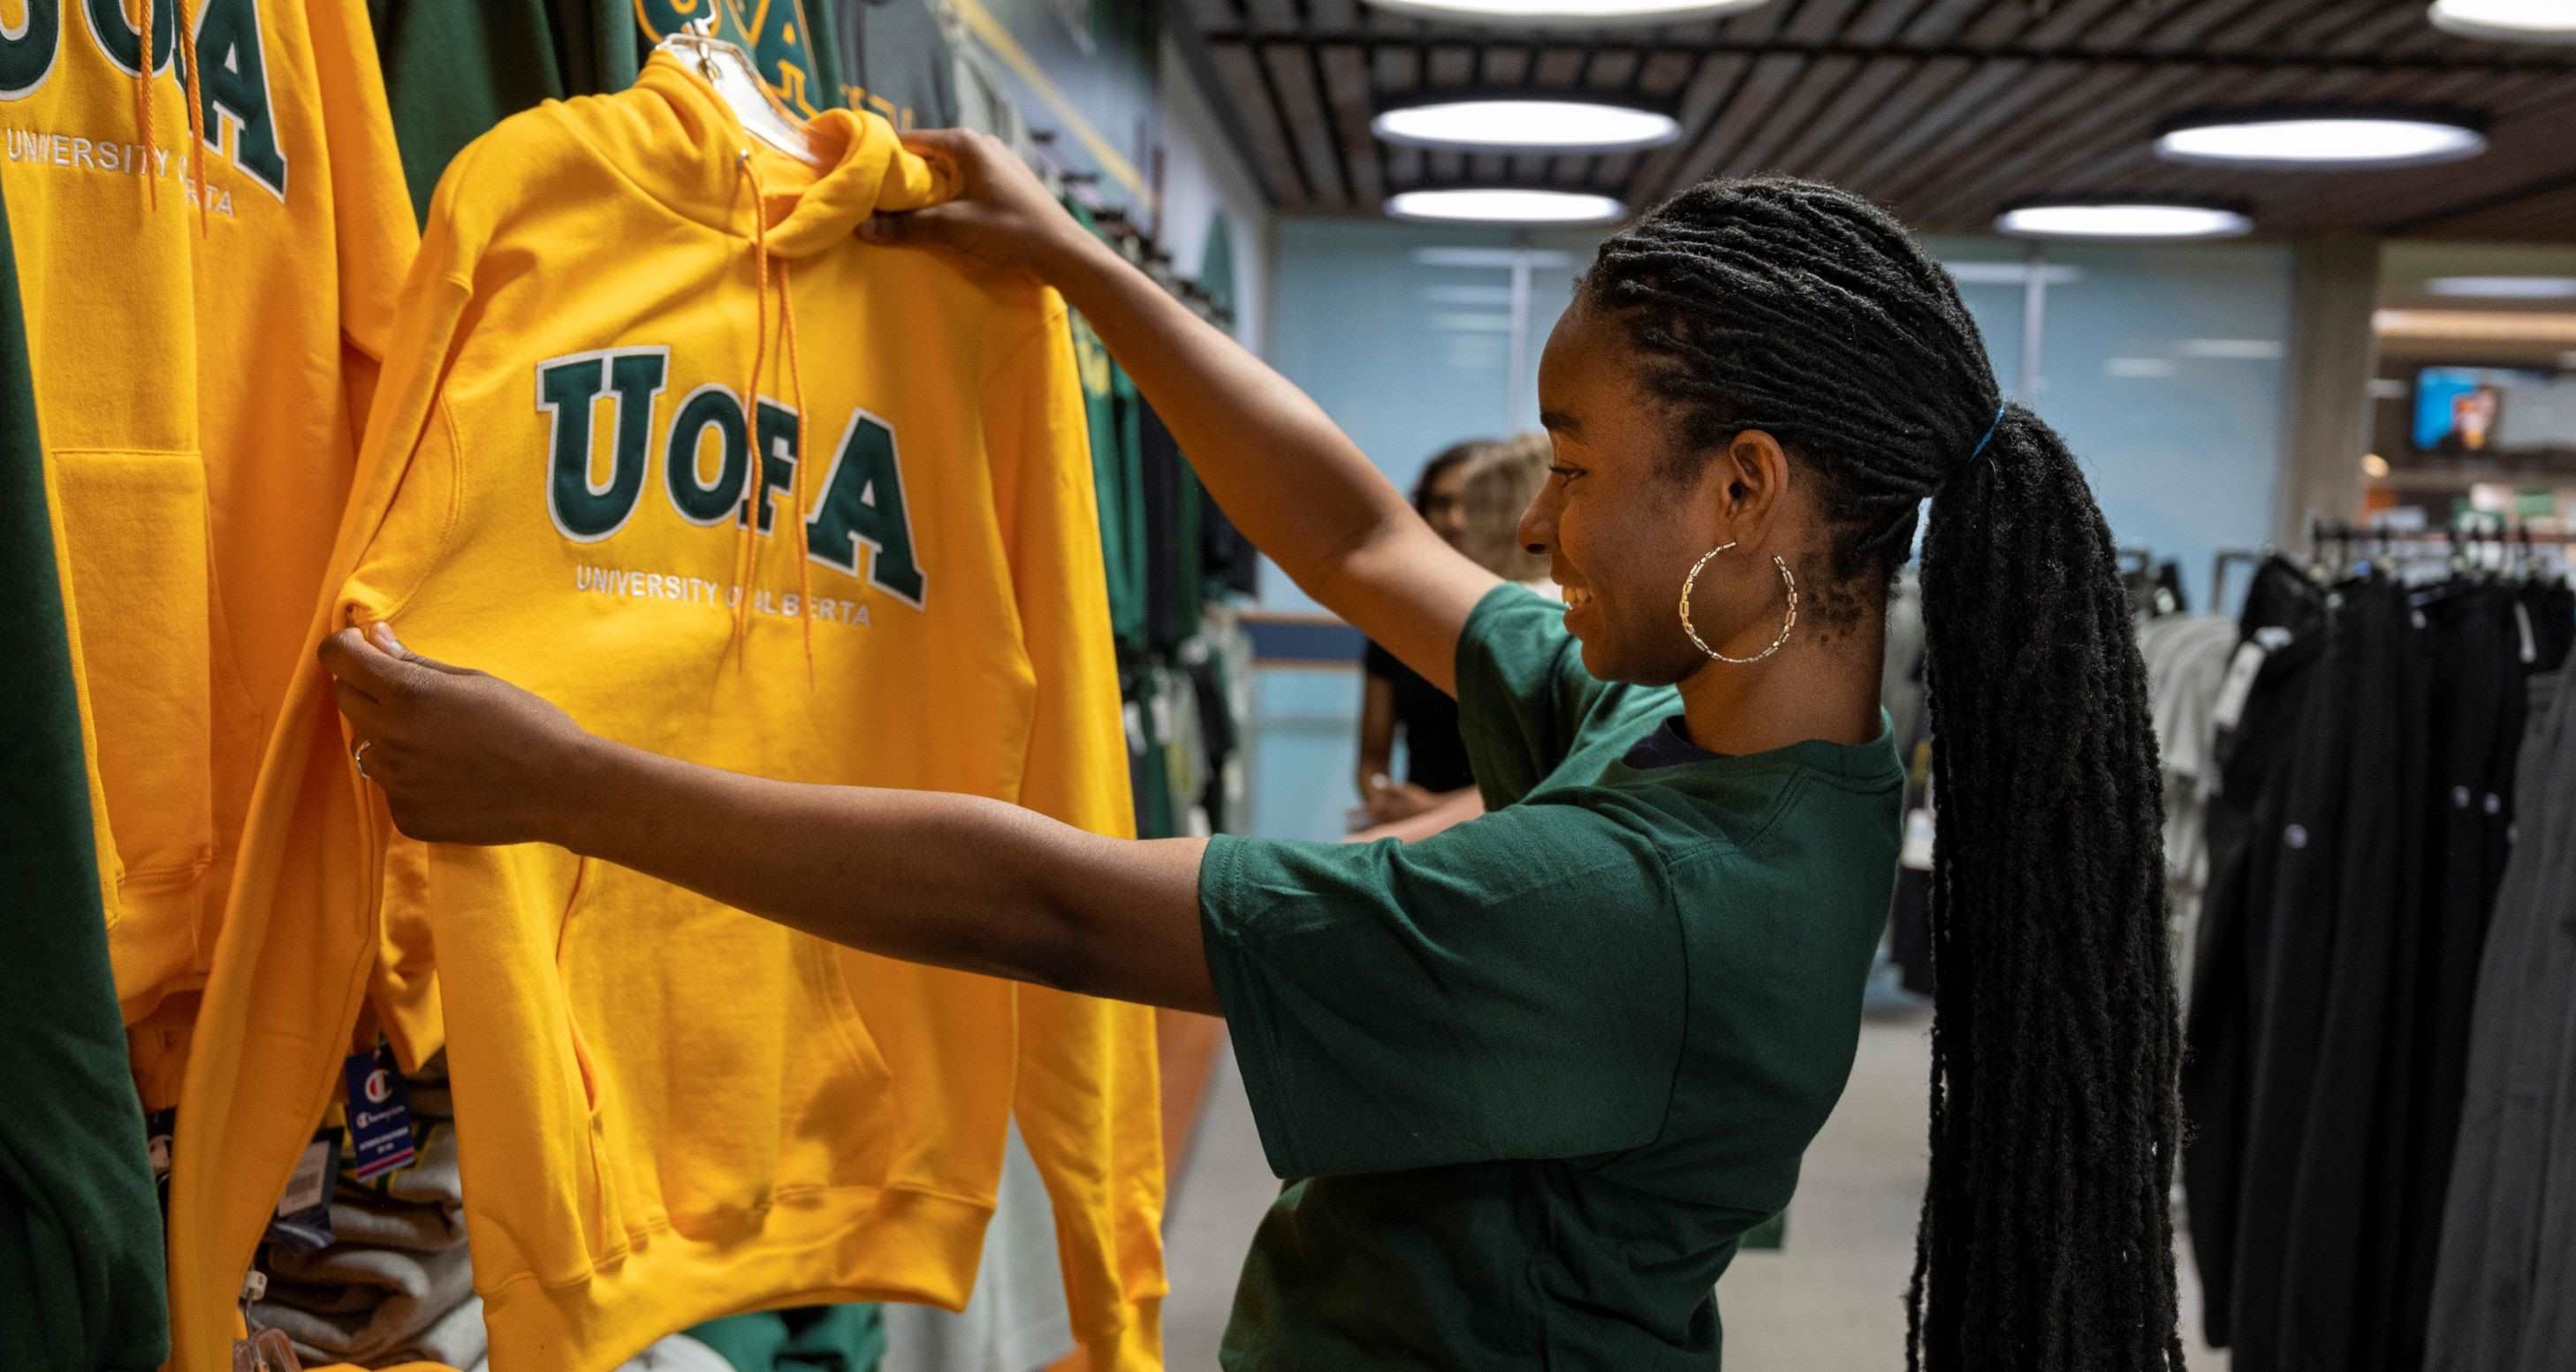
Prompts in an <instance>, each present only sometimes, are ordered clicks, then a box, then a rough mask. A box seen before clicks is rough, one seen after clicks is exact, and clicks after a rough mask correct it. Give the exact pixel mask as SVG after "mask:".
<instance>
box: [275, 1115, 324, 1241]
mask: <svg viewBox="0 0 2576 1372" xmlns="http://www.w3.org/2000/svg"><path fill="white" fill-rule="evenodd" d="M339 1157H340V1130H339V1128H338V1126H336V1125H327V1124H326V1125H324V1126H322V1128H321V1129H319V1130H317V1131H316V1132H315V1133H314V1135H313V1141H312V1142H311V1143H308V1144H306V1145H304V1153H303V1155H302V1156H300V1157H298V1158H297V1159H296V1160H295V1172H294V1174H293V1175H291V1176H289V1177H288V1178H287V1179H286V1190H285V1192H284V1193H283V1194H281V1195H279V1196H278V1198H277V1214H276V1215H275V1216H274V1217H273V1218H271V1219H270V1220H269V1222H268V1238H269V1241H270V1242H272V1243H282V1244H285V1245H286V1246H288V1247H290V1248H300V1249H303V1250H304V1251H306V1252H311V1251H313V1250H314V1249H317V1248H328V1247H330V1246H331V1173H332V1172H333V1171H334V1170H336V1169H335V1168H334V1166H333V1164H334V1163H336V1162H337V1161H338V1160H339Z"/></svg>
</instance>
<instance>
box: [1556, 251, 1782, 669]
mask: <svg viewBox="0 0 2576 1372" xmlns="http://www.w3.org/2000/svg"><path fill="white" fill-rule="evenodd" d="M1641 378H1642V372H1641V368H1640V359H1639V357H1638V354H1637V352H1636V349H1635V347H1634V345H1633V344H1631V343H1630V341H1629V338H1628V334H1627V330H1626V329H1625V328H1624V327H1623V326H1622V325H1621V324H1620V323H1619V321H1618V320H1617V319H1615V318H1613V317H1611V316H1609V315H1608V314H1606V313H1604V312H1602V311H1599V310H1595V309H1591V308H1589V307H1587V306H1586V305H1585V304H1584V303H1583V301H1582V300H1581V298H1580V297H1579V296H1578V297H1577V300H1576V303H1575V306H1574V308H1573V309H1571V310H1569V311H1567V312H1566V314H1565V316H1564V318H1562V319H1560V320H1558V321H1557V325H1556V329H1555V331H1554V332H1553V333H1551V334H1549V336H1548V341H1547V351H1546V353H1545V354H1544V355H1543V356H1542V357H1541V359H1540V361H1539V377H1538V391H1539V420H1540V422H1541V423H1542V424H1544V425H1545V426H1546V428H1547V433H1548V438H1549V440H1550V441H1551V442H1552V443H1553V445H1554V448H1555V453H1554V457H1555V461H1554V465H1553V466H1552V467H1550V469H1549V476H1548V481H1547V484H1546V485H1545V486H1543V487H1541V488H1540V489H1539V493H1538V498H1537V499H1535V500H1533V501H1531V502H1530V508H1529V511H1528V512H1527V513H1526V514H1524V515H1522V516H1521V529H1520V537H1521V541H1522V542H1523V543H1525V544H1528V545H1530V546H1532V547H1533V548H1543V549H1544V550H1545V551H1546V553H1547V555H1548V558H1549V563H1550V568H1551V575H1552V576H1553V577H1554V578H1555V580H1556V583H1557V585H1559V586H1561V587H1563V588H1564V591H1565V600H1566V612H1565V626H1566V628H1567V630H1568V631H1569V632H1571V633H1572V634H1573V635H1574V636H1575V637H1576V638H1577V639H1580V640H1581V641H1582V644H1583V666H1584V669H1585V670H1586V671H1589V672H1590V673H1592V675H1594V676H1596V677H1599V678H1601V679H1602V680H1604V681H1632V682H1640V683H1645V684H1650V685H1666V684H1669V683H1672V682H1676V681H1679V680H1681V679H1682V678H1683V677H1685V676H1687V675H1689V674H1690V673H1691V672H1692V671H1693V670H1695V669H1696V668H1697V667H1698V666H1699V665H1700V664H1701V663H1702V662H1704V661H1705V660H1706V659H1705V658H1703V657H1702V656H1701V655H1700V653H1699V652H1698V651H1697V650H1696V649H1694V648H1693V647H1692V646H1691V644H1690V640H1689V639H1688V638H1687V637H1686V636H1685V635H1684V634H1683V633H1682V629H1681V621H1680V618H1679V616H1678V615H1677V614H1676V613H1675V605H1676V602H1677V600H1678V599H1679V597H1680V594H1681V586H1682V579H1683V578H1684V577H1685V576H1687V575H1688V574H1689V572H1690V568H1691V564H1692V563H1693V562H1694V561H1696V560H1698V558H1699V557H1700V555H1701V554H1703V553H1705V552H1707V551H1708V550H1709V549H1711V548H1713V547H1715V546H1717V545H1718V544H1719V543H1722V542H1724V541H1726V540H1725V537H1724V528H1725V525H1724V521H1723V518H1722V517H1721V515H1720V501H1719V500H1718V499H1717V498H1716V496H1717V495H1718V494H1719V491H1718V489H1717V488H1719V487H1721V486H1722V481H1723V478H1722V476H1721V474H1720V468H1721V467H1722V466H1723V464H1722V463H1719V462H1715V461H1712V462H1710V463H1708V464H1707V465H1706V466H1705V467H1704V468H1703V469H1702V470H1701V471H1700V472H1699V473H1698V474H1697V475H1696V476H1683V477H1679V478H1676V477H1675V476H1673V475H1672V474H1671V463H1670V461H1669V460H1668V458H1667V454H1668V453H1670V452H1671V448H1672V444H1673V441H1674V440H1673V438H1672V437H1671V435H1670V434H1669V432H1668V431H1667V428H1666V423H1665V416H1666V415H1667V413H1668V411H1667V407H1666V405H1665V402H1664V401H1662V400H1661V399H1659V398H1657V397H1656V396H1655V395H1653V394H1652V393H1651V392H1649V391H1648V390H1647V389H1646V387H1645V385H1644V384H1643V381H1642V379H1641ZM1727 579H1730V578H1727V577H1725V576H1724V575H1723V574H1722V573H1721V570H1720V569H1719V568H1718V567H1717V566H1716V565H1715V564H1712V565H1711V566H1710V568H1709V569H1708V570H1707V571H1705V572H1703V573H1702V574H1701V577H1700V583H1699V585H1698V587H1696V588H1695V589H1694V592H1693V596H1692V618H1693V619H1694V620H1695V621H1696V622H1697V623H1698V624H1699V625H1700V629H1701V632H1702V633H1703V634H1708V633H1709V632H1710V629H1711V628H1712V627H1713V626H1723V625H1729V624H1731V622H1732V621H1731V618H1730V617H1729V616H1728V615H1727V614H1726V613H1725V612H1724V608H1723V606H1722V605H1716V604H1713V602H1715V601H1722V600H1723V599H1724V598H1725V597H1724V596H1723V595H1722V594H1719V593H1717V590H1716V587H1717V583H1718V582H1720V581H1724V580H1727ZM1710 641H1711V642H1712V643H1720V642H1722V640H1721V639H1719V638H1717V637H1715V636H1711V637H1710Z"/></svg>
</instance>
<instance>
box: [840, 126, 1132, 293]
mask: <svg viewBox="0 0 2576 1372" xmlns="http://www.w3.org/2000/svg"><path fill="white" fill-rule="evenodd" d="M903 142H904V146H905V147H908V148H910V149H912V150H913V151H914V152H916V153H919V154H921V155H922V156H924V157H927V158H931V159H933V160H936V161H943V162H946V163H947V164H948V165H949V166H950V167H952V168H954V169H955V172H956V176H957V195H956V198H955V199H952V200H948V201H945V202H943V203H941V204H937V205H933V206H930V207H929V208H927V209H920V210H914V211H911V212H910V213H906V214H879V215H871V216H870V217H869V218H868V219H867V220H866V221H865V222H863V223H861V224H860V225H859V230H858V232H859V237H860V238H862V239H864V240H866V241H867V242H870V243H882V244H887V245H890V246H911V247H927V248H937V249H940V250H942V251H945V252H952V253H956V254H958V255H959V256H962V257H967V258H972V259H974V260H975V261H978V262H982V263H985V264H986V265H989V266H995V267H1004V268H1010V269H1014V270H1018V271H1024V272H1028V273H1030V274H1031V275H1033V276H1036V277H1038V278H1039V279H1041V280H1048V281H1052V280H1055V279H1057V278H1058V277H1059V275H1060V274H1061V273H1062V272H1063V271H1064V269H1065V268H1066V267H1067V266H1068V265H1069V264H1070V263H1071V262H1072V260H1073V259H1074V258H1075V257H1076V256H1077V255H1078V254H1080V253H1081V252H1082V251H1083V250H1084V249H1086V248H1091V247H1096V246H1097V244H1098V240H1097V239H1095V238H1093V237H1092V236H1091V235H1090V234H1088V233H1085V232H1084V231H1083V228H1082V226H1081V225H1080V224H1078V223H1075V222H1074V218H1073V216H1072V215H1071V214H1069V213H1067V212H1066V211H1065V208H1064V207H1063V206H1062V205H1059V204H1057V203H1056V202H1055V197H1053V196H1051V195H1048V194H1047V190H1046V187H1045V186H1044V185H1042V184H1040V183H1039V181H1038V178H1037V175H1036V173H1034V172H1032V171H1030V170H1029V169H1028V166H1027V164H1025V163H1023V162H1022V161H1021V160H1020V159H1019V157H1018V155H1017V154H1014V153H1013V152H1012V151H1011V150H1010V148H1008V147H1007V146H1005V145H1004V144H1003V143H1002V141H1001V140H1000V139H998V138H995V137H993V136H992V135H990V134H983V133H975V132H972V131H970V130H966V129H919V130H915V131H913V132H910V133H906V134H905V135H903Z"/></svg>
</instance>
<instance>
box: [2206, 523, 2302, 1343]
mask: <svg viewBox="0 0 2576 1372" xmlns="http://www.w3.org/2000/svg"><path fill="white" fill-rule="evenodd" d="M2240 623H2241V626H2242V628H2243V630H2244V636H2245V638H2247V639H2248V640H2253V639H2256V638H2258V637H2273V636H2277V635H2280V634H2286V635H2288V641H2287V642H2286V643H2283V644H2280V645H2279V646H2275V647H2273V648H2272V649H2271V650H2270V651H2269V653H2268V654H2267V655H2266V656H2265V657H2264V658H2263V662H2262V667H2261V670H2260V671H2259V672H2258V673H2257V674H2256V676H2255V678H2254V682H2253V685H2252V687H2251V689H2250V691H2249V693H2248V695H2247V697H2246V700H2245V703H2244V707H2243V709H2242V711H2241V712H2240V713H2239V714H2238V716H2237V720H2236V722H2235V723H2234V724H2233V725H2232V726H2229V727H2226V728H2223V729H2221V731H2220V734H2219V738H2218V742H2217V756H2216V761H2217V765H2218V769H2219V771H2218V786H2217V789H2216V791H2215V793H2214V794H2213V795H2212V796H2211V797H2210V802H2209V810H2208V818H2207V820H2206V825H2207V829H2208V842H2209V873H2210V876H2209V888H2208V894H2207V897H2206V901H2205V903H2204V905H2203V907H2202V912H2201V930H2200V940H2199V951H2198V955H2197V957H2196V959H2195V965H2194V969H2193V979H2192V1000H2191V1018H2190V1021H2189V1023H2188V1024H2187V1025H2186V1026H2185V1032H2186V1036H2187V1037H2186V1047H2187V1052H2186V1053H2185V1055H2184V1058H2183V1071H2182V1098H2183V1111H2184V1115H2185V1117H2186V1119H2187V1121H2188V1125H2189V1128H2188V1130H2187V1132H2186V1135H2185V1143H2184V1150H2183V1156H2182V1166H2183V1193H2184V1197H2185V1200H2186V1202H2187V1203H2188V1209H2189V1214H2190V1227H2191V1243H2192V1252H2193V1257H2194V1259H2195V1260H2196V1261H2197V1263H2198V1264H2199V1267H2200V1272H2201V1281H2202V1285H2203V1288H2204V1290H2205V1292H2206V1301H2205V1310H2204V1317H2205V1321H2206V1333H2207V1337H2208V1339H2209V1342H2210V1343H2211V1344H2213V1345H2215V1346H2217V1347H2220V1348H2225V1347H2228V1346H2229V1345H2230V1344H2231V1343H2232V1342H2233V1341H2234V1331H2235V1311H2236V1303H2235V1278H2236V1272H2237V1262H2236V1253H2237V1236H2238V1231H2239V1220H2240V1215H2239V1210H2240V1198H2241V1196H2242V1194H2243V1184H2242V1183H2243V1178H2244V1150H2245V1130H2246V1125H2247V1120H2248V1115H2249V1113H2250V1111H2251V1107H2252V1093H2253V1076H2254V1070H2253V1069H2254V1064H2253V1052H2254V1045H2255V1043H2256V1042H2257V1039H2256V1031H2257V1029H2258V1027H2259V1025H2260V1022H2261V1009H2262V991H2263V988H2264V984H2265V977H2264V958H2265V954H2266V952H2267V951H2268V949H2269V947H2270V927H2271V902H2270V892H2271V890H2272V886H2273V884H2274V881H2275V879H2276V874H2277V870H2278V868H2279V865H2280V858H2281V855H2282V852H2283V846H2284V845H2283V843H2282V841H2281V838H2280V835H2281V834H2282V831H2283V825H2284V819H2283V816H2284V813H2285V811H2286V806H2287V792H2288V788H2287V786H2286V785H2285V784H2284V782H2285V779H2286V776H2287V773H2288V769H2289V766H2290V763H2291V761H2292V759H2293V756H2294V750H2293V746H2292V745H2293V744H2294V743H2295V742H2296V737H2297V733H2298V729H2297V724H2298V721H2299V720H2300V719H2301V718H2302V717H2303V716H2304V715H2305V714H2306V712H2307V708H2308V702H2309V699H2310V697H2311V696H2312V695H2313V694H2314V693H2315V690H2316V683H2317V681H2318V679H2319V677H2318V666H2319V663H2320V661H2321V659H2322V657H2323V654H2324V633H2323V628H2324V598H2323V596H2322V594H2321V593H2320V592H2319V591H2318V590H2317V588H2316V587H2315V586H2314V585H2313V584H2312V583H2310V582H2309V580H2308V579H2307V577H2306V575H2305V574H2304V573H2302V572H2300V571H2299V570H2298V569H2297V568H2295V567H2293V566H2291V565H2290V564H2288V563H2287V562H2284V561H2281V560H2280V559H2277V558H2275V559H2273V560H2271V561H2269V562H2266V563H2265V564H2264V565H2263V566H2262V567H2260V568H2258V569H2257V570H2256V572H2255V576H2254V582H2253V585H2252V586H2251V587H2250V588H2249V589H2248V590H2247V592H2246V600H2245V610H2244V614H2243V616H2242V618H2241V620H2240Z"/></svg>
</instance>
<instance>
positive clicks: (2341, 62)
mask: <svg viewBox="0 0 2576 1372" xmlns="http://www.w3.org/2000/svg"><path fill="white" fill-rule="evenodd" d="M1206 38H1207V41H1208V42H1209V43H1210V44H1211V45H1214V46H1218V47H1224V46H1231V45H1239V44H1247V43H1250V44H1265V45H1266V44H1270V43H1281V42H1287V43H1297V44H1300V45H1304V44H1320V43H1352V44H1357V45H1359V46H1360V47H1362V48H1365V49H1369V50H1372V51H1374V50H1375V49H1377V48H1379V47H1381V46H1383V45H1385V44H1387V43H1390V42H1400V43H1403V44H1405V45H1406V46H1414V47H1418V46H1422V45H1423V44H1422V42H1421V40H1415V39H1389V38H1386V37H1384V36H1382V35H1378V34H1374V33H1368V32H1358V31H1344V32H1336V33H1327V32H1307V33H1301V34H1295V35H1287V34H1276V33H1263V32H1259V31H1257V30H1255V31H1247V30H1243V29H1220V30H1216V31H1213V32H1210V33H1208V34H1207V35H1206ZM1435 46H1440V47H1473V46H1476V45H1475V44H1473V43H1472V42H1470V41H1468V40H1466V39H1462V38H1455V37H1448V36H1443V37H1442V38H1441V39H1439V40H1437V43H1436V45H1435ZM1642 51H1643V52H1644V53H1645V54H1646V56H1648V57H1649V58H1651V57H1653V56H1656V55H1658V54H1661V53H1665V52H1671V53H1677V54H1679V55H1681V56H1683V57H1686V58H1707V57H1772V56H1787V57H1804V58H1809V59H1816V58H1825V57H1857V58H1863V59H1873V60H1875V59H1889V60H1894V59H1905V58H1911V59H1914V60H1918V61H1931V60H1934V59H1938V58H1966V59H1969V60H1971V61H1997V62H2005V61H2028V62H2035V61H2043V60H2048V59H2053V58H2062V57H2081V58H2085V59H2087V60H2090V61H2096V62H2129V63H2136V64H2138V65H2140V66H2147V67H2249V66H2250V67H2284V68H2291V69H2295V70H2306V71H2335V70H2342V69H2346V68H2360V69H2363V70H2370V71H2424V72H2453V71H2459V72H2487V73H2491V74H2494V75H2498V76H2523V75H2532V74H2548V75H2559V76H2571V75H2576V58H2564V57H2555V56H2534V55H2531V54H2529V53H2518V52H2507V51H2503V50H2500V49H2474V50H2468V51H2460V52H2453V51H2439V50H2436V51H2423V52H2408V53H2400V54H2390V53H2368V52H2331V51H2314V50H2309V51H2292V50H2287V49H2267V48H2242V49H2229V50H2224V51H2220V50H2202V49H2187V50H2174V49H2160V48H2154V47H2146V46H2120V47H2093V46H2090V45H2085V44H2075V45H2069V46H2064V47H2055V48H2048V47H2041V46H2038V45H2035V44H2027V43H2000V44H1995V45H1992V46H1978V45H1976V44H1970V43H1906V42H1896V43H1858V42H1849V41H1845V40H1841V39H1823V40H1817V41H1811V42H1803V43H1800V42H1775V41H1761V42H1730V41H1720V42H1716V43H1711V44H1709V45H1707V46H1705V47H1696V48H1662V47H1648V48H1644V49H1642Z"/></svg>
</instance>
